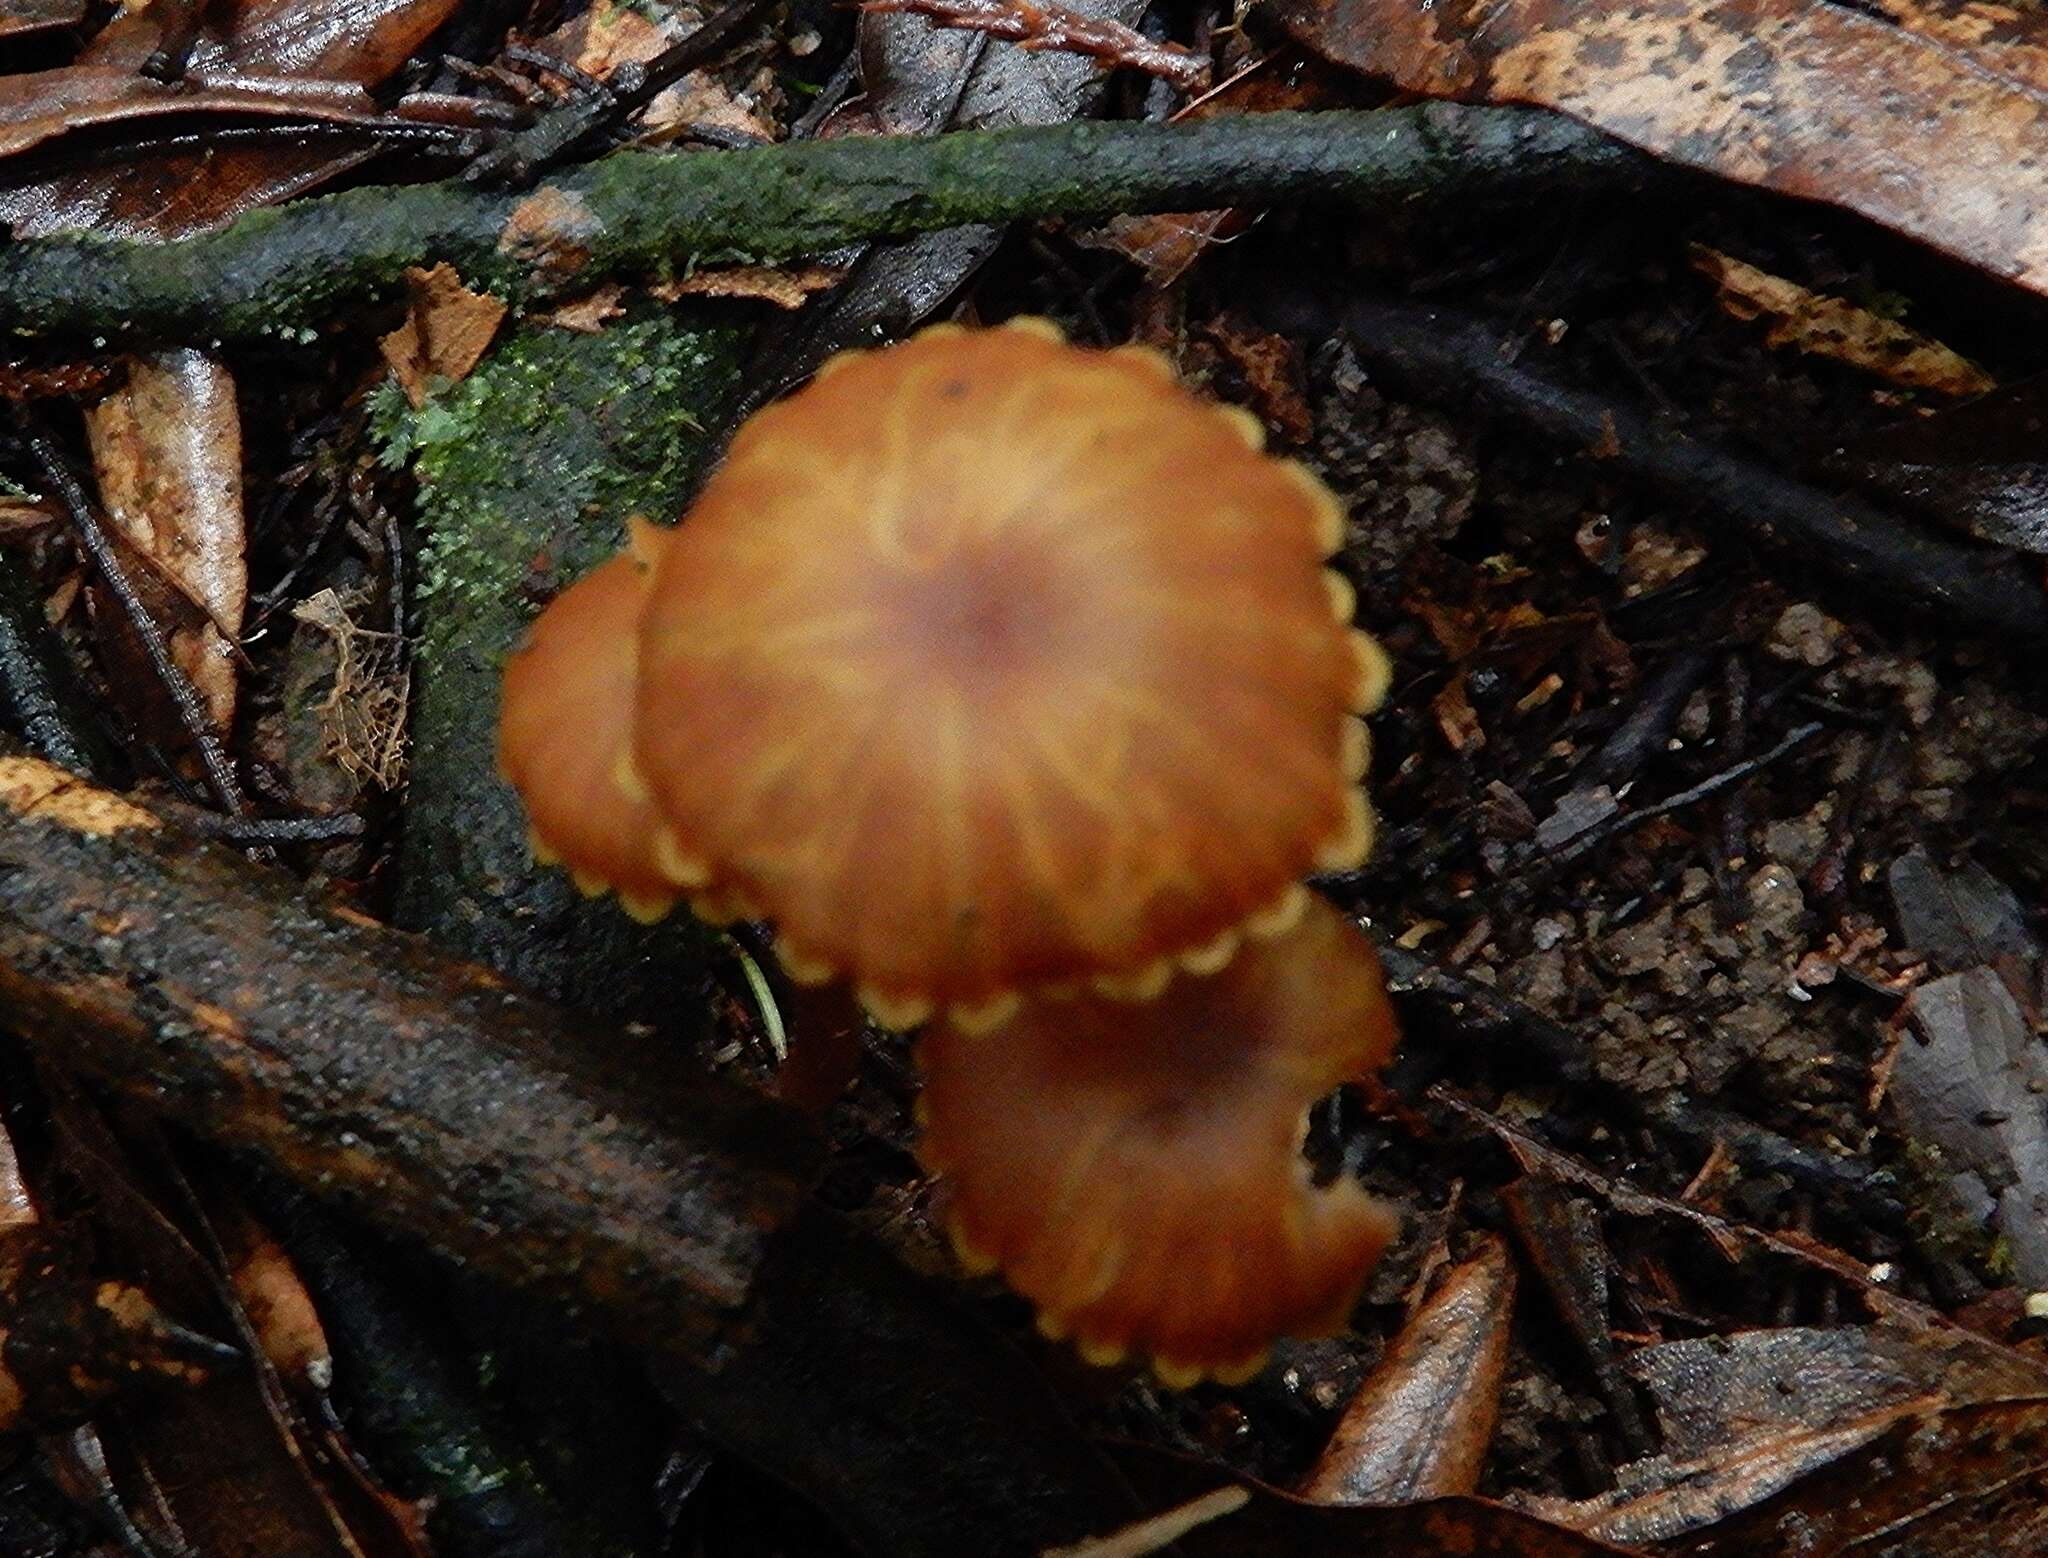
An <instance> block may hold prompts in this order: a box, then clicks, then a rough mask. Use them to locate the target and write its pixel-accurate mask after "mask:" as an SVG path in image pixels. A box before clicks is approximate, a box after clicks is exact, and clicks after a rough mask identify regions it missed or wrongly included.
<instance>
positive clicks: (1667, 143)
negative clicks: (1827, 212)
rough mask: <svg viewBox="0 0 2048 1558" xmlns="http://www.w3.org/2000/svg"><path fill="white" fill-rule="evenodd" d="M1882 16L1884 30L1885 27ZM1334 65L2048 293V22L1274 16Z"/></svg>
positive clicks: (2003, 16)
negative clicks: (1846, 217) (1588, 135)
mask: <svg viewBox="0 0 2048 1558" xmlns="http://www.w3.org/2000/svg"><path fill="white" fill-rule="evenodd" d="M1872 10H1882V11H1883V12H1884V13H1885V14H1884V15H1882V16H1880V15H1873V14H1871V12H1872ZM1279 15H1280V16H1281V18H1282V20H1283V21H1284V22H1285V24H1286V25H1287V27H1288V28H1289V29H1290V30H1291V31H1293V32H1294V33H1295V34H1296V35H1297V36H1298V37H1300V38H1301V39H1302V40H1303V41H1304V42H1306V43H1307V44H1309V45H1310V46H1311V47H1313V48H1315V49H1316V50H1318V51H1319V52H1321V53H1323V54H1324V55H1326V56H1328V57H1329V58H1331V59H1333V60H1335V61H1337V62H1339V63H1341V64H1345V65H1349V66H1352V67H1354V68H1356V69H1358V70H1362V71H1366V72H1369V73H1371V74H1373V75H1376V76H1382V77H1385V78H1387V79H1389V80H1391V81H1393V82H1394V83H1396V84H1397V85H1399V86H1401V87H1403V88H1405V89H1407V90H1409V91H1412V92H1421V93H1426V94H1428V95H1430V96H1433V97H1454V98H1460V99H1464V100H1467V101H1475V102H1495V103H1535V104H1540V105H1544V106H1547V107H1551V108H1556V109H1560V110H1562V111H1563V112H1565V113H1568V114H1571V115H1573V116H1575V117H1577V118H1580V119H1583V120H1586V121H1587V122H1588V123H1590V124H1594V125H1597V126H1598V127H1600V128H1601V129H1603V130H1606V131H1607V132H1609V133H1610V134H1612V135H1615V136H1617V137H1619V138H1620V139H1622V140H1625V141H1628V142H1630V143H1631V144H1633V145H1636V146H1640V147H1643V148H1645V149H1646V150H1649V151H1652V152H1655V153H1657V154H1658V155H1660V156H1663V157H1666V158H1669V159H1670V160H1672V161H1675V162H1681V163H1685V164H1688V165H1690V166H1693V167H1698V168H1704V169H1706V170H1708V171H1710V172H1713V173H1716V174H1719V175H1721V176H1723V177H1725V178H1731V179H1736V180H1739V181H1741V182H1743V183H1746V184H1755V185H1759V186H1761V187H1763V188H1766V189H1773V190H1779V191H1782V192H1784V193H1786V194H1791V195H1798V196H1802V197H1805V198H1808V199H1813V200H1823V201H1828V202H1830V203H1833V204H1836V205H1842V206H1846V207H1848V208H1850V209H1851V210H1854V211H1857V212H1860V213H1861V214H1863V215H1864V216H1867V217H1869V218H1871V219H1872V220H1874V221H1877V222H1881V223H1883V224H1884V225H1886V226H1888V227H1892V228H1896V229H1897V230H1898V231H1900V232H1903V233H1907V234H1909V235H1911V236H1912V237H1915V238H1918V239H1920V240H1922V241H1924V242H1926V243H1928V244H1931V245H1933V246H1934V247H1936V248H1939V249H1942V250H1945V251H1947V252H1948V253H1950V254H1953V255H1955V256H1957V257H1958V258H1960V259H1963V260H1967V261H1969V262H1970V263H1971V264H1974V265H1978V266H1981V267H1982V268H1983V269H1985V270H1987V271H1990V272H1992V273H1993V274H1995V275H1999V276H2005V277H2009V278H2011V279H2012V280H2014V281H2017V282H2019V283H2020V284H2021V285H2023V286H2026V287H2030V288H2032V289H2034V290H2035V291H2039V292H2048V155H2044V150H2048V15H2044V13H2042V12H2041V11H2039V10H2035V9H2031V8H2029V9H2026V10H2021V9H2020V8H2018V7H2004V6H1999V7H1994V6H1991V5H1985V4H1965V3H1958V0H1910V3H1909V0H1880V3H1879V4H1878V5H1876V6H1860V7H1852V6H1850V5H1846V4H1837V3H1830V0H1624V3H1620V4H1603V5H1585V4H1579V3H1574V0H1279Z"/></svg>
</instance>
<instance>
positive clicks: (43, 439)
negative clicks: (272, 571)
mask: <svg viewBox="0 0 2048 1558" xmlns="http://www.w3.org/2000/svg"><path fill="white" fill-rule="evenodd" d="M13 410H14V419H15V424H16V426H17V428H18V429H19V431H20V433H21V437H22V441H23V442H24V443H25V444H27V445H28V448H29V452H30V453H31V454H33V455H34V456H35V458H36V464H37V465H38V466H39V467H41V469H42V472H43V479H44V480H45V481H46V482H48V483H49V485H50V490H51V491H52V492H53V493H55V494H56V496H57V499H58V501H59V502H61V503H62V504H63V505H64V508H65V511H66V512H67V513H68V514H69V515H70V516H71V523H72V526H73V527H74V528H75V529H76V530H77V531H78V539H79V541H80V542H81V543H82V544H83V545H84V547H85V550H86V555H87V556H89V557H90V558H92V560H93V565H94V566H95V567H97V568H98V569H99V571H100V574H101V576H102V577H103V578H105V580H106V581H107V588H108V589H110V590H112V591H113V593H114V599H115V600H117V601H119V602H120V603H121V610H122V611H123V613H125V614H126V616H127V618H128V623H129V626H131V627H132V628H134V629H135V636H136V637H137V638H138V639H139V640H141V643H142V649H143V653H145V654H146V655H148V656H149V664H150V668H151V669H152V670H154V671H155V672H156V675H157V680H158V681H160V682H162V683H163V687H164V691H165V692H167V693H169V694H170V698H171V703H172V704H173V705H174V706H175V707H176V708H177V711H178V720H179V723H180V724H182V725H183V726H184V727H185V734H186V736H187V737H189V738H190V740H191V742H192V745H193V747H194V748H195V749H196V750H197V751H198V753H199V766H200V768H201V769H202V770H203V771H204V773H205V774H206V783H207V787H208V788H209V789H211V790H212V791H213V796H214V799H215V800H216V801H218V802H219V803H220V807H221V810H223V811H225V812H226V813H227V814H228V815H229V816H231V817H241V816H245V815H247V813H248V809H249V808H248V803H247V802H246V801H245V800H243V798H242V787H241V786H240V785H239V784H238V783H236V781H235V770H234V767H233V765H232V764H231V763H229V761H228V755H227V753H226V752H225V751H224V750H222V748H221V744H220V742H219V740H218V739H217V738H216V737H215V736H214V733H213V723H212V721H211V720H210V719H208V717H207V713H206V708H205V706H204V705H203V704H201V703H200V701H199V694H198V692H197V691H196V690H194V688H193V686H192V682H191V680H190V678H188V677H187V676H186V675H185V673H184V672H183V671H182V670H180V669H179V668H178V662H177V661H175V660H173V659H172V658H171V646H170V645H169V643H167V642H166V641H165V639H164V635H163V630H162V629H161V628H159V627H158V626H157V624H156V619H155V618H154V617H152V616H151V615H150V614H149V608H148V607H147V606H145V605H144V604H143V602H142V597H141V596H140V595H138V594H137V593H136V591H135V586H134V585H133V584H132V583H131V582H129V578H128V574H127V571H126V570H125V569H124V568H122V566H121V559H120V557H119V556H117V555H116V553H115V551H114V543H113V542H112V541H111V540H110V539H109V538H108V536H107V532H106V528H105V527H104V526H102V525H101V524H100V519H99V515H98V513H97V512H95V510H94V509H93V505H92V500H91V499H90V498H89V497H87V496H86V493H85V489H84V488H83V487H81V486H80V485H79V483H78V478H77V477H75V476H73V475H72V474H71V467H70V466H69V465H68V464H67V463H66V462H65V459H64V456H63V455H62V454H61V453H60V452H59V451H58V449H57V446H56V445H55V444H53V443H51V442H50V439H49V435H48V434H46V433H45V432H44V431H43V430H42V428H41V427H40V426H39V425H38V424H37V423H36V421H35V420H34V418H33V416H32V415H31V413H30V412H29V411H28V409H27V408H26V407H24V406H21V405H19V404H17V405H15V406H14V408H13Z"/></svg>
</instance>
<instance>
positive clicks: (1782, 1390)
mask: <svg viewBox="0 0 2048 1558" xmlns="http://www.w3.org/2000/svg"><path fill="white" fill-rule="evenodd" d="M1627 1367H1628V1371H1629V1373H1630V1374H1632V1375H1633V1376H1634V1377H1635V1378H1636V1379H1637V1380H1639V1381H1640V1382H1641V1383H1642V1385H1643V1387H1644V1388H1645V1389H1646V1390H1647V1391H1648V1392H1649V1394H1650V1397H1651V1399H1652V1401H1653V1402H1654V1403H1655V1404H1656V1408H1657V1415H1658V1419H1659V1421H1660V1422H1661V1423H1662V1425H1663V1429H1664V1444H1663V1448H1662V1450H1661V1451H1660V1452H1659V1453H1658V1454H1656V1455H1652V1456H1647V1457H1645V1458H1643V1459H1641V1460H1638V1461H1634V1462H1631V1463H1629V1464H1627V1465H1625V1466H1623V1467H1621V1468H1619V1470H1618V1472H1617V1474H1616V1481H1615V1486H1614V1487H1613V1488H1612V1489H1611V1490H1609V1491H1608V1492H1606V1493H1603V1494H1600V1495H1599V1496H1597V1497H1595V1498H1590V1499H1586V1500H1583V1501H1580V1502H1577V1503H1567V1502H1565V1501H1562V1500H1541V1501H1538V1502H1537V1503H1536V1504H1535V1505H1534V1507H1535V1508H1537V1509H1538V1510H1540V1512H1542V1513H1543V1514H1545V1515H1547V1516H1549V1517H1550V1518H1552V1519H1554V1520H1557V1521H1559V1522H1560V1523H1562V1524H1566V1525H1570V1526H1573V1527H1575V1528H1577V1529H1579V1530H1583V1531H1585V1532H1587V1533H1588V1534H1590V1535H1594V1536H1599V1537H1603V1538H1605V1539H1606V1540H1609V1541H1616V1542H1637V1543H1643V1542H1663V1541H1668V1540H1669V1539H1671V1538H1672V1537H1675V1536H1680V1535H1683V1534H1685V1533H1687V1532H1690V1531H1697V1530H1700V1529H1702V1528H1705V1527H1709V1526H1712V1525H1714V1524H1715V1523H1716V1522H1718V1521H1721V1520H1724V1519H1726V1518H1728V1517H1729V1516H1730V1515H1733V1514H1735V1513H1737V1512H1739V1511H1741V1510H1745V1509H1748V1508H1750V1507H1751V1506H1753V1505H1756V1504H1760V1503H1762V1502H1764V1501H1765V1500H1766V1499H1768V1498H1770V1497H1772V1496H1773V1495H1775V1494H1777V1493H1779V1492H1780V1491H1782V1490H1784V1489H1786V1488H1789V1487H1792V1486H1793V1485H1794V1484H1796V1483H1797V1482H1798V1481H1799V1480H1800V1479H1801V1478H1804V1477H1807V1476H1809V1475H1811V1474H1812V1473H1814V1472H1815V1471H1817V1470H1819V1469H1820V1468H1822V1467H1825V1466H1827V1465H1829V1464H1831V1463H1833V1462H1835V1461H1838V1460H1840V1459H1842V1458H1843V1457H1845V1456H1848V1455H1850V1454H1852V1453H1854V1452H1855V1451H1857V1450H1859V1449H1862V1448H1863V1447H1865V1446H1867V1445H1869V1444H1871V1443H1873V1442H1874V1441H1875V1440H1877V1439H1879V1438H1880V1437H1882V1436H1883V1435H1884V1434H1886V1433H1887V1432H1888V1431H1890V1430H1891V1429H1892V1428H1894V1427H1895V1426H1897V1425H1898V1424H1900V1423H1901V1422H1902V1421H1905V1420H1908V1419H1914V1418H1919V1417H1922V1416H1924V1415H1925V1414H1927V1413H1929V1412H1930V1411H1934V1410H1938V1409H1944V1408H1949V1407H1956V1406H1976V1405H1980V1404H1982V1403H1985V1402H1988V1401H2010V1400H2036V1399H2039V1398H2041V1397H2042V1396H2043V1395H2044V1394H2048V1370H2044V1369H2043V1368H2042V1366H2041V1365H2039V1364H2038V1363H2035V1362H2034V1361H2033V1360H2031V1359H2027V1358H2024V1357H2023V1356H2022V1355H2021V1354H2019V1353H2016V1352H2014V1351H2013V1350H2012V1349H2010V1348H2006V1347H2001V1346H1999V1345H1997V1344H1996V1343H1993V1342H1989V1341H1985V1340H1983V1339H1981V1338H1978V1337H1974V1336H1971V1335H1969V1334H1968V1333H1965V1332H1961V1331H1949V1332H1941V1333H1928V1332H1925V1331H1918V1330H1911V1329H1907V1328H1905V1327H1898V1326H1885V1325H1877V1326H1869V1327H1840V1328H1834V1329H1805V1328H1798V1327H1791V1328H1786V1329H1782V1330H1769V1331H1743V1332H1737V1333H1735V1334H1734V1335H1731V1336H1715V1337H1703V1338H1697V1339H1690V1340H1686V1341H1679V1342H1666V1343H1663V1344H1661V1345H1658V1346H1654V1347H1646V1348H1643V1349H1642V1350H1641V1351H1639V1352H1637V1353H1635V1354H1634V1355H1632V1356H1631V1357H1630V1358H1629V1360H1628V1364H1627ZM1818 1550H1821V1551H1832V1550H1833V1549H1818Z"/></svg>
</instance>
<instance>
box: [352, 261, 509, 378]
mask: <svg viewBox="0 0 2048 1558" xmlns="http://www.w3.org/2000/svg"><path fill="white" fill-rule="evenodd" d="M405 286H406V293H407V303H406V310H405V318H404V320H403V321H402V322H401V323H400V324H399V326H398V328H397V329H396V330H393V331H392V332H391V333H390V334H389V335H387V336H384V337H383V338H381V339H380V340H379V341H378V343H377V345H378V348H379V349H380V350H381V351H382V352H383V353H384V360H385V361H386V362H388V363H389V364H391V371H392V373H393V375H394V376H396V378H397V379H398V384H399V387H400V388H401V389H403V390H404V391H405V398H406V399H407V400H409V401H411V402H412V404H413V408H414V409H415V410H417V409H418V408H419V407H421V406H424V405H425V404H426V403H427V396H428V395H429V394H430V393H431V392H432V391H433V390H434V389H435V388H437V387H439V386H444V385H449V384H459V383H461V382H462V380H464V379H466V378H468V377H469V371H470V370H471V369H472V368H474V367H475V366H476V365H477V364H478V363H479V362H481V361H482V360H483V355H484V353H485V352H486V351H488V350H490V345H491V341H492V339H493V337H495V336H496V335H497V333H498V326H499V324H500V323H501V322H502V321H503V320H504V318H505V304H504V302H503V301H502V300H501V299H498V298H494V297H492V296H491V295H490V294H489V293H488V292H472V291H470V290H469V288H467V287H465V286H464V285H463V284H462V276H461V274H460V273H459V272H458V271H457V270H456V269H455V267H454V266H453V265H450V264H448V263H446V262H445V261H444V262H442V263H441V264H439V265H436V266H435V267H434V268H433V269H432V270H421V269H420V268H419V267H418V266H417V265H414V266H409V267H407V269H406V272H405Z"/></svg>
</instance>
